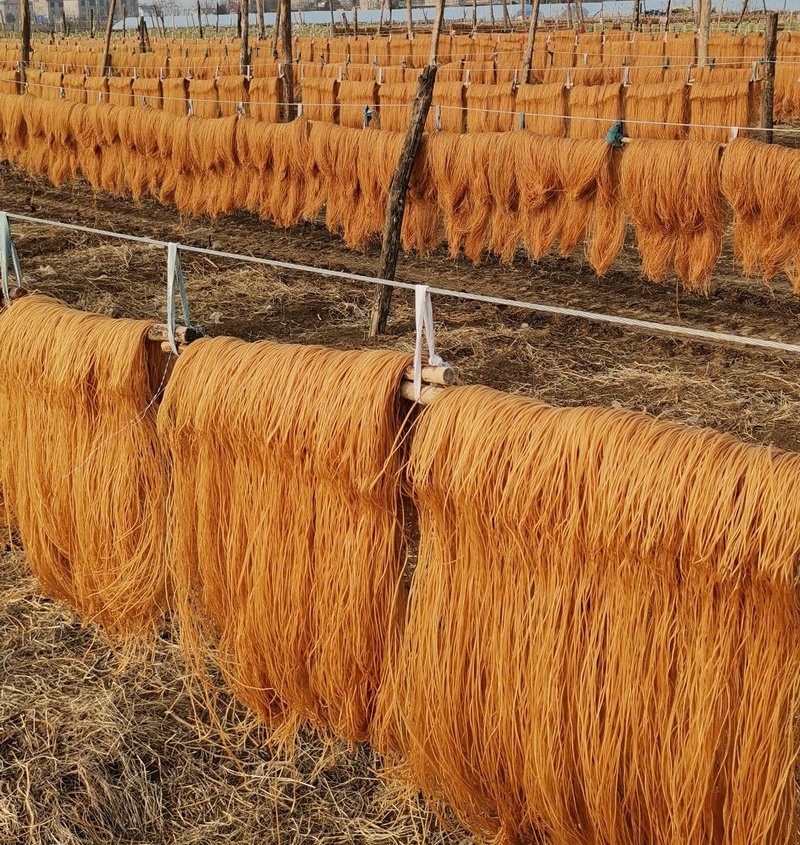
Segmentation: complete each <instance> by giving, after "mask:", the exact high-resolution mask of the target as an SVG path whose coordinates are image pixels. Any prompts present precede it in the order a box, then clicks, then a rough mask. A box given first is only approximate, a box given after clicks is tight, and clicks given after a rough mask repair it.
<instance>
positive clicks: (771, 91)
mask: <svg viewBox="0 0 800 845" xmlns="http://www.w3.org/2000/svg"><path fill="white" fill-rule="evenodd" d="M777 58H778V13H777V12H769V13H767V20H766V25H765V27H764V88H763V89H762V92H761V128H762V129H763V130H764V132H763V140H764V141H765V142H766V143H767V144H771V143H772V125H773V121H774V111H773V107H774V103H775V61H776V59H777Z"/></svg>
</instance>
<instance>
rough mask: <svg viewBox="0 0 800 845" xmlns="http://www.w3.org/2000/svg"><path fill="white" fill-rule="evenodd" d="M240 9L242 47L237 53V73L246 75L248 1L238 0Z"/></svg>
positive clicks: (248, 47) (248, 48)
mask: <svg viewBox="0 0 800 845" xmlns="http://www.w3.org/2000/svg"><path fill="white" fill-rule="evenodd" d="M239 2H240V3H241V6H240V8H241V10H242V48H241V52H240V54H239V73H241V74H242V76H246V75H247V69H248V67H249V66H250V2H249V0H239Z"/></svg>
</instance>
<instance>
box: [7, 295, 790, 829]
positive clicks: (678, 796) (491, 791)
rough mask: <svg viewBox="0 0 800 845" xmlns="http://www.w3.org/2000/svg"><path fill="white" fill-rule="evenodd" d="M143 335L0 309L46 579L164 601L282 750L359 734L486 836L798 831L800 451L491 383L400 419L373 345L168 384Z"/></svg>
mask: <svg viewBox="0 0 800 845" xmlns="http://www.w3.org/2000/svg"><path fill="white" fill-rule="evenodd" d="M146 335H147V324H146V323H144V322H141V321H130V320H114V319H111V318H108V317H105V316H99V315H89V314H81V313H80V312H76V311H72V310H71V309H69V308H67V307H66V306H64V305H62V304H60V303H57V302H55V301H54V300H51V299H49V298H47V297H43V296H39V295H36V294H33V295H30V296H28V297H25V298H23V299H22V300H19V301H18V302H15V303H13V304H12V305H11V306H9V307H8V308H6V309H5V310H4V312H3V313H2V314H0V419H2V421H3V423H4V432H5V436H4V437H3V439H2V441H0V485H2V489H3V490H4V492H5V496H6V510H7V512H8V514H9V519H8V522H9V523H10V524H14V525H16V527H17V531H18V534H19V537H20V538H21V540H22V543H23V545H24V547H25V549H26V551H27V554H28V560H29V562H30V565H31V568H32V569H33V571H34V572H35V573H36V574H37V576H38V578H39V580H40V583H41V585H42V587H43V588H44V589H45V590H46V591H47V592H48V593H49V594H50V595H52V596H54V597H57V598H60V599H64V600H66V601H68V602H69V603H70V604H71V605H72V606H73V607H75V608H76V609H77V610H78V611H79V613H80V614H81V616H82V618H83V619H84V620H85V621H98V622H100V623H102V624H104V625H106V626H107V629H108V631H109V634H110V635H111V636H112V637H115V638H118V637H128V638H131V639H132V640H133V641H136V640H139V639H140V638H142V636H143V635H148V634H149V635H150V636H151V637H152V636H153V635H154V634H155V632H156V629H157V628H158V627H160V626H161V625H162V624H163V619H164V618H169V619H170V620H171V622H172V625H173V628H174V630H175V635H176V637H178V639H179V641H180V642H181V645H182V647H183V650H184V652H185V654H186V657H187V661H188V666H189V669H190V671H192V672H193V673H197V677H199V678H200V679H201V680H202V682H203V683H204V686H205V689H206V691H207V695H208V696H209V698H210V699H213V697H214V696H215V695H216V694H217V692H218V690H219V686H218V682H216V681H215V680H214V678H215V677H216V674H212V673H209V672H208V667H209V666H215V667H218V668H219V669H220V670H221V676H222V678H223V679H224V681H225V682H226V683H227V684H228V685H229V686H230V688H231V689H232V691H233V692H234V693H235V695H236V696H237V697H238V698H239V699H240V701H241V702H243V703H244V704H245V705H247V706H248V707H250V708H252V709H253V710H254V711H255V713H256V714H257V715H258V717H259V718H260V719H261V720H262V721H263V722H264V723H265V724H266V725H268V726H269V727H270V728H271V729H272V733H271V738H272V741H273V742H275V743H280V744H291V742H292V740H293V738H294V737H295V736H296V733H297V731H298V729H299V728H300V727H301V726H313V727H315V728H317V729H319V730H322V731H324V732H326V733H328V734H331V735H334V736H336V737H339V738H341V739H344V740H346V741H348V742H351V743H354V742H357V741H361V740H364V739H367V740H369V741H370V742H371V743H372V744H373V746H374V747H376V748H377V749H378V750H379V751H380V752H381V753H382V754H383V755H385V757H386V758H387V759H388V761H389V762H390V764H391V771H392V772H393V773H395V775H396V774H398V773H399V774H400V775H401V777H402V778H403V779H404V780H406V781H407V782H408V784H409V787H410V788H411V789H413V790H415V791H416V790H419V789H421V790H422V791H423V793H424V794H425V795H426V796H428V797H429V798H430V799H431V800H432V801H444V802H447V804H449V805H450V807H451V808H452V809H453V811H454V812H455V814H456V816H457V817H458V818H459V819H460V820H461V821H462V823H464V824H465V825H466V826H467V827H468V828H469V829H470V830H471V831H472V832H474V833H475V834H476V835H477V836H481V837H487V838H490V839H491V841H493V842H509V843H510V842H519V841H534V842H545V841H547V842H552V843H555V845H575V843H584V844H585V845H641V843H643V842H681V843H683V842H686V843H690V842H692V843H694V842H705V843H709V845H741V843H743V842H764V843H768V842H769V843H773V842H774V843H778V842H780V843H789V842H795V841H796V839H797V836H798V833H800V830H798V823H799V820H800V814H798V812H797V811H798V806H797V804H798V796H797V790H796V786H795V770H796V761H797V754H798V742H799V741H800V740H799V739H798V735H797V731H796V720H797V714H798V707H799V706H800V673H799V672H798V666H800V602H799V601H798V593H797V590H798V584H797V573H796V562H797V557H798V553H800V500H798V498H797V497H796V496H791V495H786V491H787V490H789V491H790V490H794V489H797V487H798V484H800V456H799V455H797V454H791V453H785V452H780V451H779V450H776V449H772V448H769V447H763V446H751V445H746V444H744V443H742V442H740V441H738V440H736V439H735V438H733V437H730V436H726V435H722V434H719V433H717V432H714V431H711V430H705V429H691V428H685V427H682V426H679V425H675V424H669V423H664V422H662V421H659V420H656V419H654V418H652V417H648V416H645V415H643V414H635V413H631V412H627V411H613V410H608V409H600V408H571V409H558V408H553V407H550V406H547V405H544V404H541V403H539V402H536V401H533V400H531V399H526V398H523V397H519V396H508V395H503V394H501V393H497V392H496V391H493V390H490V389H488V388H480V387H467V388H449V389H448V390H446V391H444V393H443V394H441V395H440V396H439V397H438V398H437V399H436V400H435V401H434V403H433V404H432V405H430V406H428V407H427V408H422V409H409V408H408V407H404V406H403V405H402V404H401V403H400V402H399V400H398V398H397V390H398V386H399V383H400V380H401V379H402V377H403V373H404V372H405V370H406V367H407V365H408V363H409V361H410V356H408V355H404V354H400V353H396V352H389V351H381V350H370V351H366V352H363V351H362V352H355V351H353V352H345V351H338V350H330V349H323V348H321V347H305V346H296V345H284V344H277V343H272V342H268V341H262V342H258V343H245V342H243V341H239V340H236V339H233V338H225V337H220V338H214V339H201V340H198V341H196V342H194V343H192V344H190V345H189V346H188V347H187V348H186V349H185V351H183V352H182V353H181V355H180V357H179V358H178V360H177V362H176V363H175V364H174V367H172V369H171V371H170V370H169V369H168V368H169V364H168V362H167V361H166V360H165V357H164V355H163V354H162V353H161V351H160V349H161V347H160V344H153V343H151V342H150V341H147V340H146ZM353 384H357V385H358V386H359V391H358V395H359V398H358V401H354V399H353V392H352V391H350V390H347V389H346V386H347V385H353ZM416 526H418V540H419V551H418V554H417V556H416V559H414V558H413V557H408V556H409V555H411V553H412V549H413V547H414V545H415V544H409V545H408V546H407V545H406V543H405V539H404V538H405V537H407V536H408V537H411V538H412V539H414V535H415V533H416V532H417V527H416ZM407 558H408V559H407ZM147 639H148V637H147V636H145V641H147Z"/></svg>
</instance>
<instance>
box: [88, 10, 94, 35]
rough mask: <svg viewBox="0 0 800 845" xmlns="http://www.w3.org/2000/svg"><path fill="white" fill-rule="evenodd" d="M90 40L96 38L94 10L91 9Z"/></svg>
mask: <svg viewBox="0 0 800 845" xmlns="http://www.w3.org/2000/svg"><path fill="white" fill-rule="evenodd" d="M89 38H94V8H93V7H91V6H90V7H89Z"/></svg>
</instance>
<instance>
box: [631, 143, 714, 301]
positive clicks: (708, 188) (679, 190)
mask: <svg viewBox="0 0 800 845" xmlns="http://www.w3.org/2000/svg"><path fill="white" fill-rule="evenodd" d="M721 153H722V147H721V145H720V144H718V143H716V142H715V141H631V143H630V144H628V145H627V146H626V149H625V152H624V154H623V156H622V197H623V201H624V203H625V209H626V211H627V212H628V214H629V215H630V218H631V220H632V221H633V224H634V226H635V227H636V242H637V244H638V246H639V252H640V254H641V256H642V270H643V271H644V274H645V275H646V276H647V277H648V278H649V279H652V280H653V281H655V282H660V281H662V280H663V278H664V276H665V275H666V273H667V271H668V270H669V269H670V268H674V270H675V272H676V273H677V274H678V276H679V278H680V279H681V281H682V282H683V285H684V287H686V288H687V289H688V290H692V291H696V292H698V293H701V294H704V295H708V294H709V293H710V291H711V272H712V271H713V269H714V265H715V264H716V263H717V259H718V258H719V254H720V251H721V250H722V236H723V233H724V229H725V203H724V201H723V196H722V191H721V189H720V182H719V160H720V154H721Z"/></svg>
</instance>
